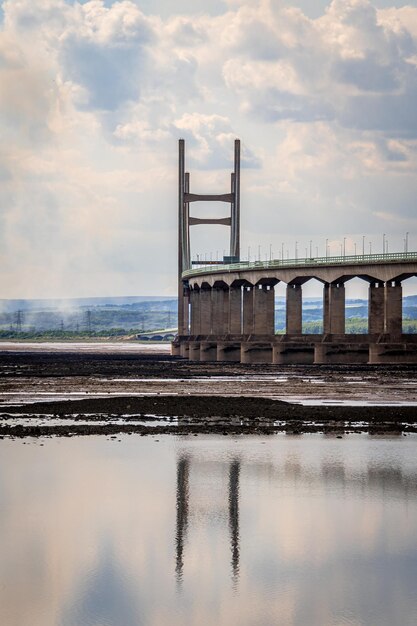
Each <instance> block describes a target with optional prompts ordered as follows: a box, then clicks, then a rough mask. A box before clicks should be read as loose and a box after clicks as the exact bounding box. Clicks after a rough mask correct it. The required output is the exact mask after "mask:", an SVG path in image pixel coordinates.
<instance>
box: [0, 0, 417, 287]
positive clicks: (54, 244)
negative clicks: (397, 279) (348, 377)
mask: <svg viewBox="0 0 417 626" xmlns="http://www.w3.org/2000/svg"><path fill="white" fill-rule="evenodd" d="M0 6H1V11H0V129H1V135H2V141H1V147H0V186H1V193H0V298H67V297H93V296H118V295H119V296H121V295H175V293H176V279H177V274H176V272H177V269H176V262H177V252H176V246H177V212H178V209H177V153H178V139H179V138H184V139H185V142H186V167H187V170H189V171H190V175H191V191H193V192H195V193H227V192H228V191H229V185H230V172H231V171H232V168H233V163H232V159H233V141H234V139H235V138H236V137H238V138H240V139H241V142H242V149H243V155H242V173H241V176H242V181H241V196H242V197H241V225H242V234H241V239H242V249H241V253H242V257H243V258H247V257H248V256H250V258H251V259H252V260H254V259H255V258H258V256H259V255H260V257H261V259H264V258H265V257H267V258H269V256H270V254H272V256H273V257H275V258H279V256H280V255H281V251H282V250H284V255H285V256H287V255H288V256H289V258H293V257H294V256H295V248H296V247H297V255H298V256H299V257H300V256H305V254H306V253H308V254H309V252H310V246H311V249H312V252H313V255H316V254H318V255H319V256H323V255H324V254H325V241H326V239H327V240H328V242H329V250H330V253H331V254H334V255H340V252H341V246H343V244H344V245H345V249H346V254H354V252H355V247H356V252H357V253H361V252H362V247H363V245H364V246H365V251H366V252H369V251H370V249H372V252H382V245H383V239H384V235H385V240H386V241H387V242H388V247H389V251H390V252H394V251H402V250H403V249H404V239H405V237H406V233H409V235H408V242H409V243H408V249H409V250H416V249H417V228H416V224H417V211H416V198H417V176H416V170H417V115H416V111H417V3H416V2H411V1H410V2H408V4H405V3H404V2H399V1H394V0H333V1H331V2H330V1H326V0H295V1H292V2H291V1H289V0H288V1H284V0H282V1H280V0H211V1H210V2H208V1H207V0H176V2H172V0H122V1H112V0H105V1H103V0H89V1H87V2H85V1H84V2H82V1H78V2H75V1H73V0H67V1H65V0H36V2H33V0H3V2H1V3H0ZM219 204H220V206H218V205H217V203H216V204H207V203H198V204H194V205H192V208H193V214H194V215H195V216H196V217H203V216H205V217H207V216H225V215H226V214H227V211H228V205H226V204H221V203H219ZM191 235H192V254H193V257H194V258H195V257H196V255H197V254H199V255H200V258H201V257H205V258H207V259H209V258H212V259H215V258H216V257H217V258H220V257H221V256H222V255H223V252H224V251H225V250H226V253H227V247H228V241H229V230H228V229H227V228H225V227H220V226H206V227H201V226H200V227H193V228H192V233H191ZM310 242H311V243H310Z"/></svg>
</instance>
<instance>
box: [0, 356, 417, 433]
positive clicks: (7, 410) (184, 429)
mask: <svg viewBox="0 0 417 626" xmlns="http://www.w3.org/2000/svg"><path fill="white" fill-rule="evenodd" d="M259 376H263V377H266V379H265V380H264V379H261V378H260V379H259V381H260V382H259V381H258V378H259ZM122 377H123V378H122ZM242 377H243V378H244V380H243V382H242ZM257 377H258V378H257ZM202 378H207V379H208V381H209V383H210V381H211V386H210V384H209V383H207V384H206V383H204V384H206V387H204V385H203V384H202V383H201V379H202ZM416 378H417V367H415V366H393V367H388V366H384V367H376V366H349V367H348V366H339V367H335V366H332V367H330V366H288V367H282V366H274V365H262V366H260V365H255V366H244V365H243V366H242V365H241V364H219V363H204V364H199V363H189V362H188V361H184V360H180V359H176V358H173V357H170V356H168V355H149V354H148V355H136V354H135V355H132V354H126V355H120V354H118V355H115V354H99V353H97V354H91V353H89V354H63V353H30V352H28V353H22V352H19V353H9V352H8V353H1V352H0V398H1V404H0V437H44V436H74V435H89V434H104V435H109V436H112V437H115V436H117V435H118V434H121V433H139V434H142V435H149V434H152V435H159V434H166V433H169V434H175V435H195V434H199V433H217V434H225V435H229V434H230V435H238V434H263V435H268V434H273V433H276V432H287V433H291V434H302V433H310V432H324V433H329V434H336V435H343V433H350V432H369V433H372V434H401V433H404V434H406V433H408V432H417V406H404V405H401V404H400V402H398V404H395V403H392V402H389V401H387V402H386V403H384V402H381V405H378V406H366V405H359V406H358V405H355V404H353V405H349V399H351V400H352V399H353V401H355V399H357V398H361V395H360V393H362V394H363V392H362V391H361V390H362V388H363V385H364V384H365V383H366V381H367V383H366V384H367V389H368V391H367V393H368V396H367V397H368V399H369V393H371V394H372V390H375V394H376V393H377V391H378V389H379V393H380V394H382V395H383V392H384V391H385V390H387V397H393V398H394V402H395V393H397V394H399V395H398V397H399V398H400V400H401V402H402V403H403V404H404V399H406V398H407V397H408V396H409V397H410V398H414V397H415V395H413V394H415V386H414V384H413V382H414V381H415V380H416ZM281 379H282V380H284V379H285V381H286V382H285V381H284V382H282V380H281ZM352 379H353V380H354V382H355V381H356V382H355V385H356V386H355V385H353V386H352V385H351V384H350V383H351V382H352ZM92 381H93V382H94V381H95V382H94V385H93V382H92ZM117 381H119V382H118V385H119V386H118V387H117V389H118V390H119V389H121V390H122V391H118V393H117V395H116V396H115V395H111V394H110V392H105V391H104V390H105V389H108V388H111V386H112V385H114V384H116V383H117ZM120 381H123V382H122V383H120ZM137 381H139V382H137ZM143 381H145V382H143ZM172 381H174V383H175V384H178V385H179V386H178V390H179V391H178V393H176V392H173V391H172V390H173V389H174V387H173V385H174V383H173V382H172ZM239 381H240V382H239ZM257 381H258V382H257ZM276 381H279V384H281V387H280V390H281V391H280V393H281V396H280V398H281V399H278V398H277V397H276V389H277V385H278V383H277V382H276ZM194 382H195V384H194ZM314 382H315V383H317V382H320V383H321V384H322V385H321V387H320V390H321V394H322V396H321V397H323V395H324V397H325V396H326V390H328V393H329V394H333V395H331V397H332V398H333V397H335V398H337V399H338V398H342V399H343V401H344V402H347V404H345V405H330V406H329V405H327V406H306V405H303V404H300V403H294V402H291V401H286V400H285V399H283V398H285V397H286V394H287V395H288V394H289V393H290V392H291V390H292V389H293V388H294V387H297V385H298V387H299V388H300V389H302V390H304V392H305V394H306V397H313V398H314V397H316V396H317V394H318V392H317V389H318V388H319V385H317V384H315V385H313V384H312V383H314ZM238 383H239V384H238ZM145 384H146V385H148V386H147V387H144V385H145ZM406 384H407V385H408V387H404V385H406ZM45 385H47V386H49V387H48V388H53V389H56V388H57V386H58V389H59V388H60V387H62V388H65V389H73V390H74V389H75V390H76V391H75V392H73V393H85V394H88V393H92V395H94V396H95V397H85V398H83V399H68V398H65V399H59V396H57V399H56V400H53V401H51V400H49V399H48V400H45V401H38V400H39V399H38V396H37V395H36V394H37V393H39V389H44V388H45ZM54 385H55V386H54ZM132 385H133V386H134V388H135V389H138V391H137V393H135V395H132V394H130V393H129V389H130V388H131V387H132ZM150 385H151V387H150V388H151V392H149V391H147V389H149V386H150ZM184 385H185V386H184ZM187 385H188V386H187ZM239 385H240V386H239ZM360 385H362V387H361V386H360ZM51 386H52V387H51ZM403 387H404V389H403ZM89 389H90V390H93V391H88V390H89ZM123 389H124V392H123ZM185 389H189V390H191V391H192V392H190V391H187V392H186V391H185ZM257 389H259V392H258V393H259V395H258V393H257ZM269 389H273V391H274V393H273V394H272V392H271V395H272V397H265V396H268V393H269V391H268V390H269ZM369 389H370V390H371V391H370V392H369ZM408 389H410V391H408ZM27 390H30V391H33V397H32V398H31V400H30V401H25V400H24V399H20V400H19V401H14V402H11V401H10V400H9V397H13V394H17V397H18V398H20V396H19V394H20V393H22V394H24V393H26V394H28V393H29V395H30V392H28V391H27ZM85 390H87V391H85ZM242 390H243V391H242ZM395 390H397V392H396V391H395ZM1 392H3V395H2V394H1ZM93 392H94V393H93ZM245 392H247V394H248V395H240V394H242V393H245ZM106 393H109V395H108V396H106ZM314 394H316V396H315V395H314ZM401 394H402V395H401ZM407 394H408V396H407ZM24 397H25V396H22V398H24ZM317 397H318V396H317ZM329 397H330V396H329ZM375 397H382V396H377V395H376V396H375ZM34 399H35V400H34ZM335 402H336V401H335ZM22 416H24V418H25V425H22V424H19V423H16V419H17V418H19V417H22ZM51 418H52V419H53V425H48V423H47V421H48V419H51ZM61 420H62V422H63V423H62V424H60V423H59V422H60V421H61ZM64 421H65V422H64ZM69 422H70V423H69ZM116 422H117V423H116ZM155 422H156V423H155Z"/></svg>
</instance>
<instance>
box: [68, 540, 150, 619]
mask: <svg viewBox="0 0 417 626" xmlns="http://www.w3.org/2000/svg"><path fill="white" fill-rule="evenodd" d="M78 580H79V581H80V582H79V584H78V586H76V587H75V588H74V590H73V591H74V593H73V597H72V598H71V599H70V600H69V602H68V603H67V606H66V607H65V608H64V609H63V611H62V617H61V618H60V620H59V624H62V626H79V624H83V626H90V625H91V626H95V625H96V624H106V626H120V625H121V624H122V625H123V626H137V624H138V623H143V621H142V617H143V616H142V615H141V608H140V607H141V605H142V602H141V599H140V587H139V585H133V584H132V582H131V581H130V580H129V579H128V578H127V576H126V570H125V569H124V568H123V567H122V566H121V565H120V564H119V563H118V560H117V557H116V555H115V554H114V548H113V547H112V546H110V545H109V544H106V543H104V545H103V546H102V551H101V554H100V556H99V561H98V563H97V566H96V567H95V568H94V570H93V571H91V572H86V573H85V574H83V572H80V573H79V575H78Z"/></svg>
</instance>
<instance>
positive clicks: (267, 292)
mask: <svg viewBox="0 0 417 626" xmlns="http://www.w3.org/2000/svg"><path fill="white" fill-rule="evenodd" d="M274 309H275V295H274V288H273V287H272V286H270V285H256V286H255V288H254V289H253V333H254V334H255V335H274V334H275V330H274Z"/></svg>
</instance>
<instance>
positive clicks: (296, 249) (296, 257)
mask: <svg viewBox="0 0 417 626" xmlns="http://www.w3.org/2000/svg"><path fill="white" fill-rule="evenodd" d="M295 260H296V261H298V241H296V242H295Z"/></svg>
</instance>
